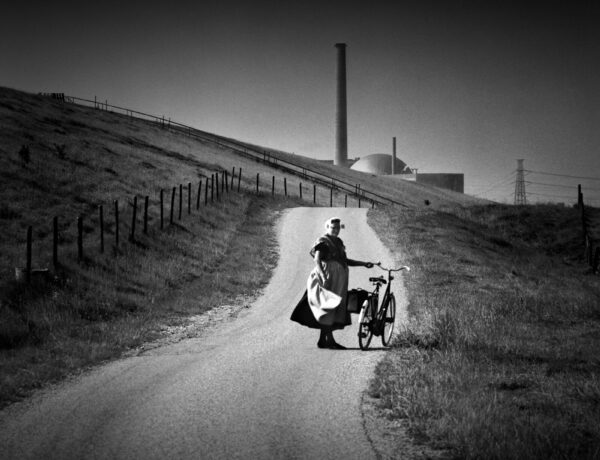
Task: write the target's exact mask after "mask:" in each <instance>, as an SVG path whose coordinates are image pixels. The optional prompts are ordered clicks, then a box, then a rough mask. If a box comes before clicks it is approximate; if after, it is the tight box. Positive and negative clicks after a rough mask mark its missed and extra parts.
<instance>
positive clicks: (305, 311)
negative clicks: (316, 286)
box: [290, 291, 352, 330]
mask: <svg viewBox="0 0 600 460" xmlns="http://www.w3.org/2000/svg"><path fill="white" fill-rule="evenodd" d="M290 319H291V320H292V321H295V322H297V323H298V324H301V325H302V326H306V327H309V328H311V329H322V328H323V327H329V326H323V325H322V324H320V323H319V322H318V321H317V320H316V318H315V315H313V312H312V310H311V309H310V305H309V304H308V292H307V291H304V295H303V296H302V298H301V299H300V302H298V304H297V305H296V308H294V311H293V312H292V316H291V317H290ZM345 319H346V322H345V323H334V324H333V325H331V329H333V330H337V329H343V328H345V327H346V326H349V325H350V324H352V320H351V319H350V313H347V314H346V318H345Z"/></svg>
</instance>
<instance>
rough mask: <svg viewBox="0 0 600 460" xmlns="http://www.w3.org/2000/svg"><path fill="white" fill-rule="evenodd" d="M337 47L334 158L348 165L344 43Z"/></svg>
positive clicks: (334, 162)
mask: <svg viewBox="0 0 600 460" xmlns="http://www.w3.org/2000/svg"><path fill="white" fill-rule="evenodd" d="M335 47H336V48H337V51H338V52H337V106H336V112H335V140H336V146H335V158H334V160H333V164H334V165H336V166H344V167H345V166H347V165H348V126H347V118H346V44H345V43H336V44H335Z"/></svg>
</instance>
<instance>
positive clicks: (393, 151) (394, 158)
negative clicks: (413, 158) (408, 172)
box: [392, 137, 396, 174]
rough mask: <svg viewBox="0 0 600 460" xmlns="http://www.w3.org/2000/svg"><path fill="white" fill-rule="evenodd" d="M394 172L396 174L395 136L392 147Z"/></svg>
mask: <svg viewBox="0 0 600 460" xmlns="http://www.w3.org/2000/svg"><path fill="white" fill-rule="evenodd" d="M392 174H396V138H395V137H394V142H393V148H392Z"/></svg>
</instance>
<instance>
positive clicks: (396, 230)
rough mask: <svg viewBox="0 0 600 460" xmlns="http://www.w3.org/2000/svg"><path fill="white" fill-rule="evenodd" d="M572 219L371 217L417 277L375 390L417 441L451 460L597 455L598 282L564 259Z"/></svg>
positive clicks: (555, 212) (494, 214) (502, 210)
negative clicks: (403, 324)
mask: <svg viewBox="0 0 600 460" xmlns="http://www.w3.org/2000/svg"><path fill="white" fill-rule="evenodd" d="M573 214H574V211H573V210H571V209H567V208H560V207H553V206H533V207H525V208H513V207H502V206H488V207H476V208H470V209H464V210H462V211H461V212H458V213H455V214H442V213H427V214H423V213H412V212H404V213H393V212H392V213H382V212H372V213H370V218H371V220H372V223H373V225H374V226H375V227H379V228H382V229H384V230H383V232H382V233H383V234H384V235H385V238H386V243H387V244H388V245H389V246H390V247H392V248H398V250H399V253H398V258H399V259H400V260H401V261H402V262H403V263H407V264H409V265H411V266H412V267H413V268H414V270H413V271H411V273H410V275H409V276H406V277H405V283H406V286H407V289H408V294H409V299H410V305H409V310H410V317H411V319H410V322H409V324H408V325H407V326H406V328H405V329H404V330H403V331H402V333H401V334H400V336H399V338H398V340H397V342H396V343H395V347H394V350H393V352H392V353H390V354H389V355H388V356H387V358H386V359H385V360H384V361H383V363H382V364H381V365H380V366H379V369H378V371H377V378H376V379H374V381H373V383H372V386H371V392H372V393H373V394H375V395H377V396H379V397H380V398H381V405H382V408H384V409H385V410H386V411H387V413H388V415H389V416H391V417H394V418H398V419H402V420H403V421H404V422H405V424H406V426H408V427H409V430H410V433H411V434H412V435H413V437H414V439H415V440H417V441H418V442H423V443H427V444H429V445H431V446H434V447H436V448H439V449H442V450H445V451H446V453H447V454H448V455H450V456H455V457H459V458H498V459H500V458H502V459H506V458H527V459H529V458H540V459H542V458H544V459H545V458H598V456H599V455H600V425H598V423H597V420H600V392H599V391H598V388H600V381H599V380H600V362H599V361H598V352H599V345H600V282H599V280H598V277H596V276H593V275H591V274H590V273H589V272H588V271H587V268H586V266H585V264H584V263H583V262H582V261H581V260H579V261H578V260H577V259H578V257H577V256H574V254H577V253H576V252H575V253H574V252H573V248H577V247H578V245H579V249H581V246H580V244H581V242H580V239H579V236H580V229H579V227H578V225H579V221H578V220H577V219H573ZM579 259H580V257H579Z"/></svg>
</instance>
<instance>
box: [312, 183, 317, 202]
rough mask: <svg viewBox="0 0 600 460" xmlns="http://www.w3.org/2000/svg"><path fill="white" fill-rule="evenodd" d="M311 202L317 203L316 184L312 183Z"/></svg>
mask: <svg viewBox="0 0 600 460" xmlns="http://www.w3.org/2000/svg"><path fill="white" fill-rule="evenodd" d="M313 203H314V204H317V185H316V184H313Z"/></svg>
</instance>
